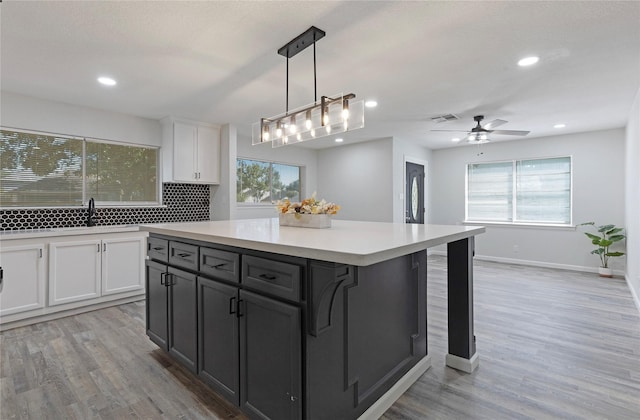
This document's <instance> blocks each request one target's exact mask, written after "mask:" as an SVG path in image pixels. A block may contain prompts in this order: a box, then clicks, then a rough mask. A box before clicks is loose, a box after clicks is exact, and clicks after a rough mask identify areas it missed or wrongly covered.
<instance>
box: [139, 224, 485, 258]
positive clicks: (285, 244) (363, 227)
mask: <svg viewBox="0 0 640 420" xmlns="http://www.w3.org/2000/svg"><path fill="white" fill-rule="evenodd" d="M140 230H142V231H148V232H150V233H157V234H162V235H168V236H175V237H181V238H186V239H194V240H199V241H204V242H210V243H216V244H222V245H229V246H235V247H239V248H246V249H252V250H256V251H266V252H273V253H276V254H284V255H292V256H296V257H304V258H311V259H316V260H323V261H332V262H337V263H343V264H351V265H359V266H366V265H371V264H375V263H378V262H381V261H385V260H388V259H391V258H395V257H399V256H401V255H406V254H410V253H413V252H416V251H420V250H424V249H426V248H430V247H433V246H436V245H440V244H445V243H447V242H452V241H457V240H460V239H464V238H468V237H471V236H475V235H478V234H481V233H484V232H485V228H484V227H482V226H450V225H417V224H403V223H380V222H354V221H346V220H333V221H332V226H331V228H327V229H311V228H299V227H288V226H283V227H280V225H279V223H278V219H277V218H273V219H245V220H222V221H215V222H185V223H164V224H154V225H140Z"/></svg>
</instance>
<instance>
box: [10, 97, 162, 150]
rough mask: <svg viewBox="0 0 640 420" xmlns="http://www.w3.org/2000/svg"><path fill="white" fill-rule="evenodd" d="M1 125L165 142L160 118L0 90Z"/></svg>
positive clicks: (75, 134) (140, 142)
mask: <svg viewBox="0 0 640 420" xmlns="http://www.w3.org/2000/svg"><path fill="white" fill-rule="evenodd" d="M0 95H1V96H0V100H1V101H2V102H1V103H2V107H1V108H0V125H2V126H3V127H8V128H22V129H29V130H34V131H45V132H49V133H54V134H68V135H74V136H79V137H91V138H96V139H103V140H114V141H122V142H127V143H137V144H146V145H150V146H161V144H162V130H161V126H160V122H159V121H157V120H152V119H148V118H140V117H134V116H131V115H126V114H118V113H115V112H108V111H101V110H98V109H93V108H86V107H81V106H76V105H68V104H64V103H60V102H51V101H47V100H43V99H37V98H33V97H30V96H24V95H18V94H15V93H10V92H0Z"/></svg>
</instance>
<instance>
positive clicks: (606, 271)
mask: <svg viewBox="0 0 640 420" xmlns="http://www.w3.org/2000/svg"><path fill="white" fill-rule="evenodd" d="M598 274H600V277H609V278H611V277H613V270H612V269H610V268H605V267H598Z"/></svg>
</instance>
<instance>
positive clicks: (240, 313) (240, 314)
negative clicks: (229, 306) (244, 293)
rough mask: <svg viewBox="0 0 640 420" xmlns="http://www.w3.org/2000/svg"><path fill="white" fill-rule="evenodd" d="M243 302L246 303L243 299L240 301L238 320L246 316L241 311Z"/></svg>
mask: <svg viewBox="0 0 640 420" xmlns="http://www.w3.org/2000/svg"><path fill="white" fill-rule="evenodd" d="M242 302H244V300H243V299H240V300H238V318H240V317H242V316H244V314H243V313H242V311H241V309H242Z"/></svg>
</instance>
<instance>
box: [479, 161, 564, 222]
mask: <svg viewBox="0 0 640 420" xmlns="http://www.w3.org/2000/svg"><path fill="white" fill-rule="evenodd" d="M466 220H467V221H473V222H501V223H531V224H547V225H570V224H571V158H570V157H557V158H547V159H528V160H517V161H509V162H492V163H472V164H468V165H467V208H466Z"/></svg>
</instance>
